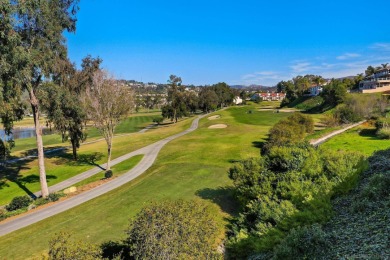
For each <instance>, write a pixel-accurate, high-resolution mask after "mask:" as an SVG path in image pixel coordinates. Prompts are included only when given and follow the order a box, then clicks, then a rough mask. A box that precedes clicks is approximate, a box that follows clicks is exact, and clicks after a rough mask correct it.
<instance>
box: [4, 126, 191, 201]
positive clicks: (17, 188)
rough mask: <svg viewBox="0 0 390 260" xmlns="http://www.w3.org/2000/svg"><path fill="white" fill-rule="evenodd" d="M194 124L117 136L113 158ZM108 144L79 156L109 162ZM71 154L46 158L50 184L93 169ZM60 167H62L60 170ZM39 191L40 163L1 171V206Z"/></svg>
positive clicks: (84, 150) (89, 146)
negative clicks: (97, 155)
mask: <svg viewBox="0 0 390 260" xmlns="http://www.w3.org/2000/svg"><path fill="white" fill-rule="evenodd" d="M190 124H191V120H184V121H181V122H179V123H177V124H175V125H173V124H172V125H167V126H165V127H162V128H160V129H151V130H149V131H147V132H146V133H133V134H130V135H127V136H118V137H115V138H114V142H113V152H112V156H113V158H116V157H118V156H120V155H123V154H126V153H128V152H131V151H134V150H136V149H139V148H141V147H144V146H146V145H148V144H151V143H153V142H155V141H157V140H160V139H162V138H165V137H168V136H170V135H172V134H175V133H178V132H181V131H183V130H184V129H186V128H188V127H189V125H190ZM106 149H107V148H106V143H105V141H99V142H96V143H92V144H86V145H83V146H81V147H80V149H79V155H80V157H83V156H84V157H86V156H88V155H90V154H92V153H94V152H99V153H102V154H103V157H102V159H101V160H99V161H98V162H97V163H104V162H105V160H106ZM70 153H71V152H70V151H67V152H66V153H64V152H59V153H56V154H52V155H50V156H46V158H45V166H46V174H47V178H48V184H49V185H54V184H56V183H58V182H61V181H63V180H65V179H68V178H70V177H72V176H75V175H77V174H79V173H81V172H83V171H86V170H88V169H90V168H91V167H93V166H92V165H91V164H90V163H88V162H85V161H79V162H74V161H73V160H72V159H71V155H70ZM59 166H60V167H59ZM39 189H40V184H39V176H38V165H37V161H36V160H34V161H23V162H21V163H19V164H18V165H16V166H13V167H8V168H7V169H5V170H3V171H1V172H0V205H4V204H6V203H8V202H9V201H11V199H12V198H13V197H15V196H20V195H25V194H26V193H27V192H28V191H30V192H36V191H38V190H39Z"/></svg>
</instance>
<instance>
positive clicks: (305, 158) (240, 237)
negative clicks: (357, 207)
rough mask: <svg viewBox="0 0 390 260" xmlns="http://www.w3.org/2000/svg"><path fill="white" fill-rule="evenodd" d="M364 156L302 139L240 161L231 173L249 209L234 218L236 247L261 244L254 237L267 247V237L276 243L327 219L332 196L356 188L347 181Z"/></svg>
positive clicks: (232, 240) (238, 249)
mask: <svg viewBox="0 0 390 260" xmlns="http://www.w3.org/2000/svg"><path fill="white" fill-rule="evenodd" d="M361 160H362V157H361V155H360V154H357V153H353V152H342V151H337V152H333V151H326V150H322V149H317V148H314V147H312V146H310V145H308V144H307V143H298V144H296V145H293V144H288V145H285V146H280V147H278V146H274V147H271V149H270V150H269V152H268V153H267V154H265V155H264V156H263V157H260V158H252V159H248V160H245V161H243V162H240V163H237V164H236V165H234V166H233V167H232V168H231V169H230V170H229V177H230V178H231V179H232V180H233V184H234V187H235V191H236V194H237V197H238V198H239V200H240V202H241V203H242V206H243V210H242V212H241V213H240V215H239V217H237V218H236V219H235V221H234V223H233V224H232V229H231V235H230V238H229V243H228V248H230V249H231V251H230V253H232V252H234V253H233V254H236V253H237V252H241V253H242V252H243V251H245V250H247V251H248V252H251V250H258V248H259V246H256V245H254V244H253V243H252V242H253V241H257V242H256V243H257V244H258V245H262V246H260V248H262V249H261V250H263V249H267V248H264V247H263V245H264V243H265V242H264V243H263V242H261V241H267V243H268V244H269V245H268V249H270V248H272V245H273V243H275V242H276V241H279V240H280V239H281V237H282V236H283V233H284V232H287V231H289V230H291V229H292V228H296V227H299V226H304V225H311V224H313V223H317V222H320V223H322V222H325V221H327V220H328V219H329V218H330V216H331V212H332V211H331V202H330V201H331V197H332V196H333V195H334V194H335V193H336V192H337V193H342V192H346V191H348V190H349V189H351V188H352V185H345V183H346V182H351V181H356V175H357V173H358V172H360V171H361V170H362V169H363V168H362V167H360V164H361ZM251 241H252V242H251ZM259 241H260V242H259ZM235 245H237V247H235ZM246 246H247V247H248V248H245V247H246ZM238 255H239V254H238Z"/></svg>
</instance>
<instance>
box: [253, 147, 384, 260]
mask: <svg viewBox="0 0 390 260" xmlns="http://www.w3.org/2000/svg"><path fill="white" fill-rule="evenodd" d="M389 185H390V149H387V150H383V151H378V152H375V153H374V154H373V155H372V156H370V157H369V158H368V168H367V170H366V171H364V173H363V174H362V175H361V177H360V179H359V181H358V185H357V186H356V187H354V189H352V190H351V192H349V193H348V194H346V195H344V196H339V197H336V198H334V199H333V201H332V207H333V210H334V214H333V216H332V218H331V219H330V221H328V222H326V223H324V225H322V226H321V225H319V224H314V225H312V226H304V227H299V228H296V229H293V230H291V232H290V233H289V234H288V235H287V236H286V237H285V238H284V239H283V240H282V242H281V243H280V244H279V245H278V246H276V247H275V248H274V250H273V252H270V253H268V254H259V255H256V256H254V257H253V259H324V260H325V259H387V257H388V256H389V254H390V242H389V240H388V234H389V233H390V227H389V225H388V223H389V214H390V207H389V206H390V193H389V189H388V187H389Z"/></svg>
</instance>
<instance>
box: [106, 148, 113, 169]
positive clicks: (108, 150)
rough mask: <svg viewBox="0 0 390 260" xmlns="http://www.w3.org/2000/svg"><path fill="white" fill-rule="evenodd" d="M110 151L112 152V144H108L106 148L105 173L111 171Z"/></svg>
mask: <svg viewBox="0 0 390 260" xmlns="http://www.w3.org/2000/svg"><path fill="white" fill-rule="evenodd" d="M111 151H112V144H109V145H108V148H107V167H106V171H108V170H110V169H111V166H110V162H111Z"/></svg>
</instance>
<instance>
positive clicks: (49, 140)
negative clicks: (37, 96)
mask: <svg viewBox="0 0 390 260" xmlns="http://www.w3.org/2000/svg"><path fill="white" fill-rule="evenodd" d="M159 115H161V112H153V113H137V114H133V115H131V116H130V117H128V118H127V119H125V120H123V121H122V122H121V123H120V124H119V125H118V126H117V127H116V129H115V134H125V133H134V132H137V131H139V130H141V129H143V128H144V127H146V126H148V125H150V124H152V123H153V122H152V120H153V118H154V117H156V116H159ZM30 121H31V120H30V118H26V119H23V120H22V121H20V122H19V123H20V124H22V125H23V123H26V124H27V123H31V122H30ZM30 126H31V125H30ZM32 126H34V122H32ZM87 133H88V138H87V140H86V142H88V141H92V140H95V139H99V138H102V136H101V135H100V133H99V131H98V130H97V129H96V128H95V127H92V126H91V127H88V130H87ZM43 143H44V145H45V147H48V146H54V145H56V146H70V143H69V142H65V143H63V142H62V140H61V135H59V134H52V135H45V136H43ZM29 149H36V143H35V137H32V138H23V139H17V140H16V141H15V148H14V149H13V150H12V152H13V153H12V154H13V155H16V156H19V155H20V151H24V150H29Z"/></svg>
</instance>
